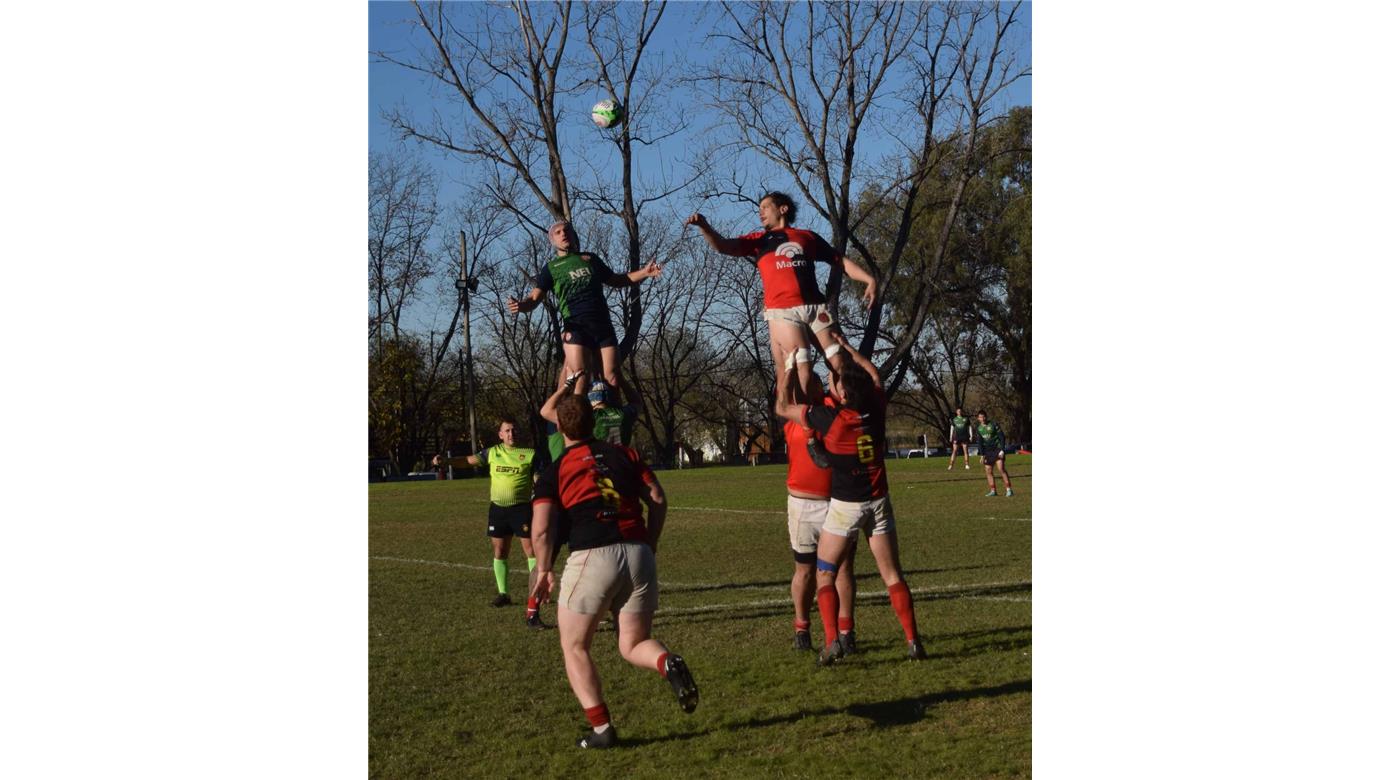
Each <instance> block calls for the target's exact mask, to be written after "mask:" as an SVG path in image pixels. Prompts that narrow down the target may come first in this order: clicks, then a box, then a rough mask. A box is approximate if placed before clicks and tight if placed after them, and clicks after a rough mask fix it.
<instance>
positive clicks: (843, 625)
mask: <svg viewBox="0 0 1400 780" xmlns="http://www.w3.org/2000/svg"><path fill="white" fill-rule="evenodd" d="M807 401H808V403H816V404H819V403H822V394H821V393H820V392H818V393H810V394H808V397H807ZM783 435H784V438H786V440H787V453H788V471H787V490H788V499H787V516H788V541H789V543H790V544H791V546H792V559H793V572H792V606H793V621H792V627H793V631H794V634H795V635H794V637H793V642H792V646H793V649H794V650H811V649H812V634H811V627H812V623H811V620H810V617H811V612H810V610H811V604H812V594H813V592H814V591H815V590H816V576H815V575H816V564H817V541H818V539H819V538H820V537H821V528H822V523H823V522H824V521H825V520H826V512H827V504H828V502H829V501H830V500H831V468H830V463H829V461H828V462H827V465H826V466H818V465H817V464H816V463H814V462H813V461H812V455H811V451H810V449H809V447H810V445H811V444H812V436H813V434H812V431H810V430H807V429H805V428H803V427H802V426H801V425H798V424H797V423H795V422H793V421H792V420H787V421H786V422H784V423H783ZM851 545H852V546H854V545H855V540H852V541H851ZM853 553H854V550H853V551H852V554H848V555H846V557H845V558H843V559H842V561H841V566H840V568H839V569H838V570H837V572H836V591H837V595H838V596H839V599H840V602H841V604H840V610H839V615H838V617H837V624H838V630H839V631H840V642H841V648H842V650H843V652H844V653H846V654H850V653H854V652H855V649H856V635H855V595H856V581H855V575H854V573H853V572H854V562H855V555H854V554H853Z"/></svg>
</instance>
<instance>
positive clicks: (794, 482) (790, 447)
mask: <svg viewBox="0 0 1400 780" xmlns="http://www.w3.org/2000/svg"><path fill="white" fill-rule="evenodd" d="M783 436H784V437H785V438H786V439H787V452H788V473H787V486H788V490H796V491H799V492H802V493H807V494H809V495H813V496H822V497H823V498H830V497H831V469H824V468H819V467H818V466H817V464H815V463H813V462H812V456H811V455H810V454H808V452H807V430H806V429H805V428H803V427H802V426H801V425H798V424H797V423H795V422H793V421H792V420H788V421H787V423H785V424H784V425H783Z"/></svg>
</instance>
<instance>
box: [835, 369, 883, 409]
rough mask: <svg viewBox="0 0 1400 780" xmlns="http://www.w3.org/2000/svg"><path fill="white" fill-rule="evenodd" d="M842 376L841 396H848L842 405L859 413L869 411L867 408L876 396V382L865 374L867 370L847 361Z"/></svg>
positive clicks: (841, 372)
mask: <svg viewBox="0 0 1400 780" xmlns="http://www.w3.org/2000/svg"><path fill="white" fill-rule="evenodd" d="M840 376H841V394H842V395H844V396H846V400H845V401H843V402H842V403H841V405H842V406H845V407H847V408H850V409H855V410H856V411H857V412H864V411H867V409H866V406H867V405H868V404H869V403H870V399H871V398H873V397H874V395H875V382H874V381H872V380H871V379H870V375H869V374H867V373H865V369H863V368H861V367H860V366H857V365H854V364H852V363H851V362H850V361H847V362H846V363H844V364H843V365H842V366H841V371H840Z"/></svg>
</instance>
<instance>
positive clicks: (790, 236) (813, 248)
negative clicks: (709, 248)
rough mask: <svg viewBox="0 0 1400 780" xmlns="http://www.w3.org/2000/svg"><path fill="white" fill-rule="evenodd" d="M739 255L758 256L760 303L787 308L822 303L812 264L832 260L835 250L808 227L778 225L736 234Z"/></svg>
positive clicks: (770, 307) (822, 298)
mask: <svg viewBox="0 0 1400 780" xmlns="http://www.w3.org/2000/svg"><path fill="white" fill-rule="evenodd" d="M735 241H738V242H739V244H740V246H741V247H742V251H741V252H739V254H741V255H744V256H749V257H755V258H758V259H757V260H756V261H755V264H756V265H757V266H758V275H759V276H760V277H762V278H763V306H764V308H766V309H787V308H791V307H793V306H804V305H806V304H812V303H826V296H825V295H823V294H822V290H821V288H820V287H818V286H817V270H816V263H818V262H822V263H831V262H835V260H836V250H834V249H832V248H831V244H828V243H827V242H826V239H824V238H822V237H821V236H819V235H817V234H816V233H813V232H812V231H810V230H802V229H800V228H792V227H785V228H778V229H776V230H759V231H756V232H753V233H749V234H747V235H743V236H739V237H738V238H737V239H735Z"/></svg>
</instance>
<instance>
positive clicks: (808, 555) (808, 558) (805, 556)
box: [792, 550, 817, 566]
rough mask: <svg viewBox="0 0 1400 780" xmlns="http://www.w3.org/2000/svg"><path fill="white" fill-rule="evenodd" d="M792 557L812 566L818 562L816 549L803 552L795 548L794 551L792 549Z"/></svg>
mask: <svg viewBox="0 0 1400 780" xmlns="http://www.w3.org/2000/svg"><path fill="white" fill-rule="evenodd" d="M792 559H793V560H794V561H797V562H798V563H801V564H805V565H807V566H811V565H812V564H814V563H816V562H817V553H816V551H812V552H805V553H802V552H798V551H796V550H793V551H792Z"/></svg>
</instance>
